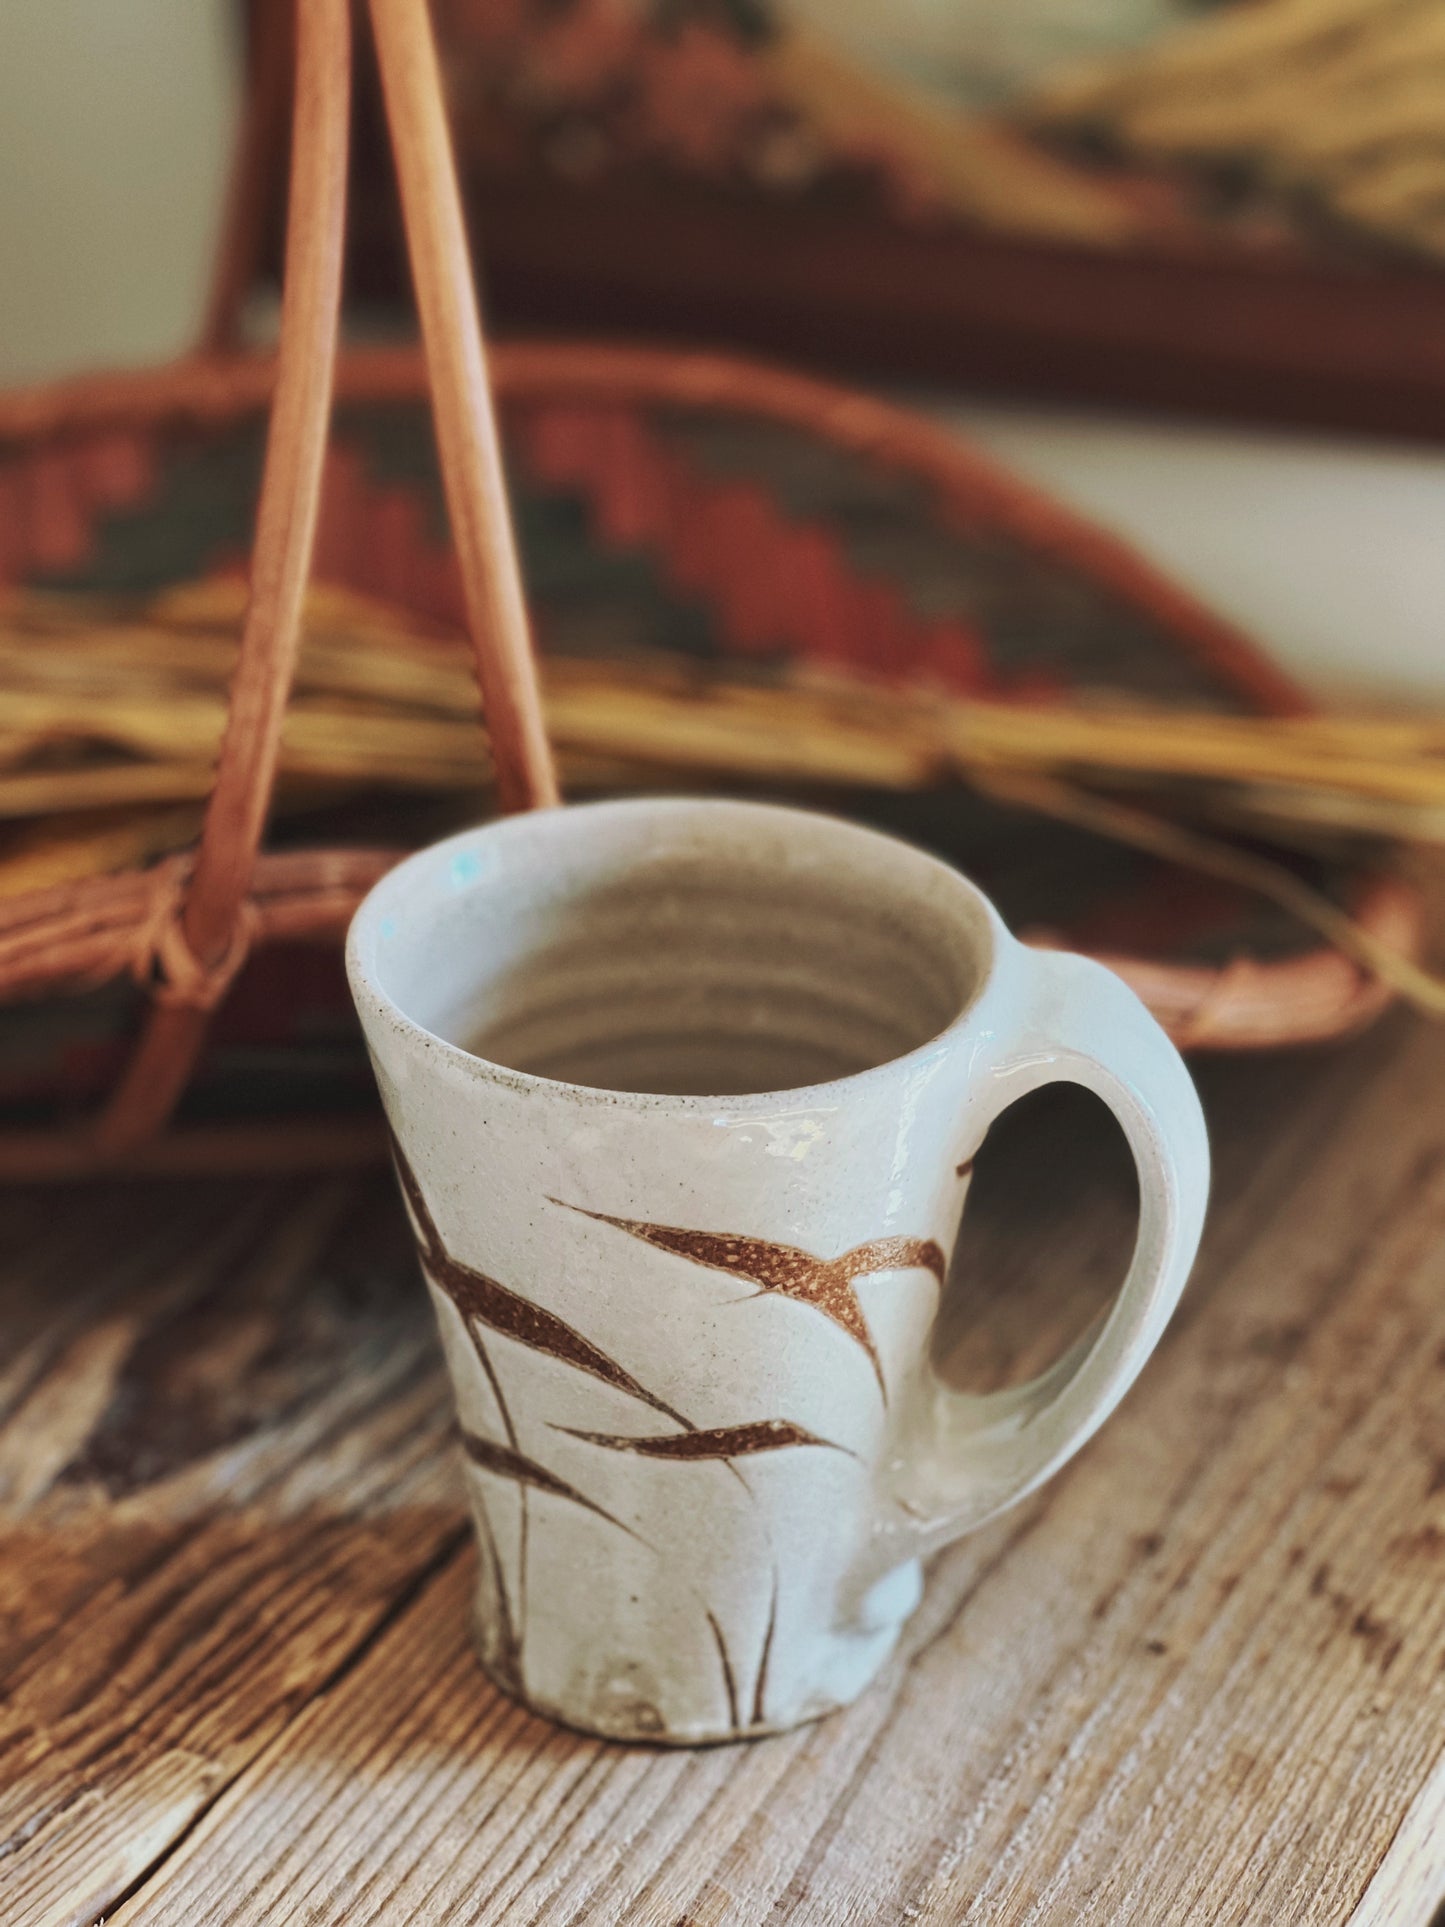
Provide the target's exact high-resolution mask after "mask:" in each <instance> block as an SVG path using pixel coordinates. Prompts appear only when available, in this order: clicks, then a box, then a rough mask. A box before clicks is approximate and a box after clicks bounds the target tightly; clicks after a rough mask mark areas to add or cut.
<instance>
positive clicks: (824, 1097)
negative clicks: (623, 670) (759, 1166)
mask: <svg viewBox="0 0 1445 1927" xmlns="http://www.w3.org/2000/svg"><path fill="white" fill-rule="evenodd" d="M679 810H681V811H685V812H688V813H690V814H697V815H707V816H712V817H714V818H724V817H728V816H739V815H743V816H748V817H752V818H753V819H754V820H756V819H757V818H758V817H759V816H766V817H769V818H771V819H772V820H773V821H775V822H778V821H791V822H799V821H801V822H803V823H822V824H825V825H827V826H828V827H829V828H830V829H832V830H834V831H841V832H843V833H844V834H845V836H847V837H849V838H854V839H857V840H859V841H866V842H868V843H872V844H874V845H879V844H884V845H887V846H889V847H890V848H893V849H901V850H906V851H907V852H908V853H909V855H910V856H911V857H912V858H913V859H914V861H915V862H916V863H918V864H920V865H922V866H925V867H926V868H927V869H928V870H929V871H931V872H932V873H933V874H934V875H935V876H937V877H939V878H941V879H943V880H944V884H945V887H946V888H948V889H950V890H953V891H954V892H955V893H956V894H957V895H958V896H959V897H960V898H961V899H962V900H963V901H964V902H966V903H967V905H968V906H969V907H970V909H972V910H973V911H974V912H975V913H976V914H977V916H978V920H979V924H980V927H981V939H982V940H981V941H980V942H979V944H978V946H977V950H978V955H977V960H976V961H977V971H976V975H975V977H974V981H973V983H972V986H971V988H970V990H969V993H968V995H967V996H966V997H965V999H964V1001H963V1003H962V1004H961V1005H960V1007H959V1009H958V1010H957V1011H956V1012H955V1013H954V1015H953V1016H952V1017H951V1018H950V1019H949V1021H948V1023H946V1024H945V1025H944V1026H943V1028H942V1029H941V1030H939V1031H937V1032H935V1034H934V1035H933V1036H932V1037H929V1038H926V1039H925V1040H924V1041H923V1042H922V1043H920V1044H915V1045H914V1046H913V1047H912V1048H911V1049H910V1050H907V1051H903V1052H900V1053H899V1055H898V1056H896V1057H888V1058H885V1059H884V1060H883V1062H882V1063H879V1064H870V1065H868V1066H867V1067H866V1068H865V1069H863V1070H859V1071H850V1072H849V1073H847V1075H845V1076H842V1077H834V1078H828V1079H825V1080H824V1081H822V1082H820V1083H815V1084H797V1085H789V1086H785V1087H780V1088H778V1089H776V1090H766V1091H746V1092H724V1093H708V1092H701V1091H698V1092H691V1091H690V1092H667V1091H626V1090H615V1089H611V1088H609V1087H607V1086H605V1085H595V1084H574V1083H572V1082H570V1081H569V1080H568V1079H565V1078H558V1077H546V1076H543V1075H540V1074H539V1073H537V1072H535V1071H523V1070H517V1069H515V1068H514V1067H513V1066H512V1065H510V1064H502V1063H499V1062H498V1061H497V1060H496V1059H495V1058H490V1057H484V1056H482V1055H481V1054H480V1053H479V1052H477V1051H472V1050H468V1049H466V1048H465V1046H463V1045H461V1044H457V1043H453V1042H452V1040H451V1039H450V1038H447V1037H443V1036H441V1035H440V1034H439V1033H438V1032H436V1031H434V1030H430V1029H428V1027H427V1026H426V1025H425V1024H423V1023H420V1022H419V1021H418V1020H417V1019H416V1018H415V1017H413V1016H412V1015H411V1014H410V1012H408V1011H407V1010H405V1009H403V1007H402V1006H401V1005H400V1004H399V1003H397V1001H396V1000H395V998H394V997H392V995H391V993H390V992H389V991H388V990H386V989H385V988H384V986H383V985H382V982H381V978H380V973H379V971H378V969H377V968H376V964H375V958H374V946H375V942H376V938H377V936H378V934H379V925H380V921H381V919H382V918H383V917H384V916H386V915H387V913H388V909H389V908H394V905H392V904H391V902H390V899H392V898H393V897H394V896H395V895H396V893H397V892H399V891H402V890H404V889H405V888H406V886H407V883H408V881H414V880H415V879H416V877H417V875H418V874H419V873H421V872H423V871H425V870H426V869H427V868H428V867H429V866H431V865H433V864H435V863H436V862H437V860H438V859H439V858H442V857H446V856H450V857H453V858H455V857H457V856H460V855H463V854H466V853H468V852H469V851H471V850H473V849H474V848H475V847H476V846H477V845H479V844H483V843H487V842H491V841H494V840H501V839H504V838H507V837H509V836H510V837H522V836H526V835H529V834H544V835H545V834H546V832H547V828H548V827H550V826H551V825H553V824H555V823H557V822H559V821H561V820H563V819H565V820H566V821H568V822H570V823H581V822H583V821H586V820H589V819H590V820H594V821H595V820H597V819H601V818H614V819H615V818H619V817H629V816H633V817H648V816H668V817H671V818H674V819H675V817H676V815H677V813H678V811H679ZM1013 941H1014V940H1013V938H1012V937H1011V936H1010V934H1009V932H1008V929H1007V927H1006V926H1005V924H1004V922H1003V919H1002V918H1001V917H1000V915H999V913H998V911H997V910H996V909H995V907H994V905H993V903H992V902H991V901H990V899H989V898H988V897H987V896H986V895H985V893H984V892H983V891H982V890H981V889H980V888H979V887H978V885H977V884H976V883H974V882H973V881H972V880H971V879H970V878H969V877H966V876H965V875H964V874H963V872H962V871H961V870H957V869H955V868H954V867H953V865H952V864H950V863H945V862H944V861H943V859H942V858H941V857H937V856H934V855H933V853H932V852H931V851H928V850H924V849H921V848H920V847H919V845H918V844H916V843H912V842H910V841H909V840H908V839H907V838H906V837H900V836H894V835H892V834H890V833H889V832H888V831H886V830H876V829H873V828H872V827H871V826H869V825H867V824H863V823H855V822H853V821H852V820H851V819H850V818H848V817H844V816H838V815H835V814H834V813H833V812H832V811H829V810H822V809H817V810H815V809H810V808H808V807H806V806H799V805H793V804H788V803H763V802H755V801H753V800H752V799H750V798H735V797H721V796H687V795H684V796H671V795H669V796H661V797H657V796H627V797H607V798H604V799H601V800H598V801H587V802H583V803H567V804H563V805H561V806H559V807H557V808H554V809H546V810H529V811H524V812H520V813H518V814H516V815H512V816H501V817H491V818H489V819H488V820H487V821H486V822H484V823H475V824H472V825H471V826H470V827H469V828H467V829H463V830H457V831H454V832H453V834H452V835H451V836H447V837H442V838H441V839H439V840H438V841H437V842H435V843H428V844H425V845H423V847H422V848H421V849H419V850H413V851H411V852H410V854H408V855H407V856H405V857H403V858H402V860H401V861H400V862H399V863H396V864H394V865H393V866H392V868H391V869H389V870H387V871H386V872H385V874H384V875H382V876H380V877H378V879H377V880H376V882H375V883H374V884H373V885H372V886H371V888H370V889H369V890H368V891H367V893H366V895H365V896H364V897H363V898H362V900H361V902H360V903H359V904H358V905H357V908H356V910H355V912H354V913H353V915H352V919H351V923H350V925H349V927H348V929H347V933H346V953H345V956H346V975H347V980H348V983H349V985H350V988H351V994H352V998H353V1000H354V1001H355V1003H356V1004H357V1006H358V1009H359V1010H360V1009H361V1007H362V1006H363V1005H364V1006H365V1007H366V1008H367V1009H368V1010H369V1012H370V1014H371V1015H372V1016H374V1017H376V1018H379V1019H381V1020H382V1021H384V1022H387V1023H389V1024H391V1025H392V1026H394V1027H395V1028H396V1029H397V1030H399V1031H400V1032H401V1033H402V1034H403V1035H404V1036H406V1037H407V1038H408V1039H409V1040H410V1041H412V1042H414V1043H415V1044H416V1045H418V1046H419V1047H420V1048H421V1049H423V1050H424V1051H426V1052H428V1053H434V1054H436V1055H438V1056H439V1057H440V1058H441V1059H442V1061H443V1062H446V1063H450V1064H452V1065H454V1066H455V1067H456V1068H457V1069H459V1070H461V1071H462V1072H464V1073H465V1074H466V1075H467V1076H469V1077H473V1078H477V1079H480V1080H482V1081H485V1082H487V1083H495V1084H502V1085H505V1086H507V1087H509V1088H510V1089H513V1090H517V1091H523V1092H535V1093H537V1094H538V1095H549V1096H552V1097H565V1098H567V1099H570V1100H571V1101H573V1102H577V1103H591V1104H601V1105H606V1106H610V1107H613V1108H615V1107H617V1106H626V1107H628V1108H631V1109H636V1110H645V1111H661V1112H666V1113H673V1114H676V1115H691V1116H696V1115H703V1114H706V1113H708V1112H711V1111H716V1110H717V1109H718V1108H719V1107H722V1108H724V1109H726V1111H727V1112H728V1114H729V1116H733V1115H737V1114H739V1113H752V1112H755V1113H757V1114H758V1115H760V1116H762V1115H766V1114H767V1113H768V1112H770V1111H772V1110H774V1109H776V1107H777V1106H778V1105H779V1104H780V1103H786V1104H789V1105H790V1106H796V1107H798V1108H808V1107H811V1106H815V1105H818V1104H820V1103H825V1102H827V1101H829V1100H830V1099H834V1100H841V1099H842V1098H843V1097H844V1096H851V1095H853V1094H854V1093H857V1092H863V1091H865V1090H866V1089H867V1088H868V1087H870V1086H871V1085H875V1084H877V1083H878V1082H879V1081H881V1080H882V1079H885V1078H892V1077H894V1076H895V1075H896V1074H897V1073H898V1072H899V1071H907V1070H909V1069H916V1068H919V1067H921V1066H922V1065H924V1064H927V1063H929V1062H932V1061H934V1060H937V1059H938V1058H941V1057H942V1056H944V1055H945V1054H946V1053H947V1052H948V1050H949V1049H950V1048H951V1047H952V1046H953V1045H954V1044H955V1043H956V1041H957V1040H958V1038H959V1037H960V1035H962V1034H963V1033H965V1032H966V1031H968V1030H970V1029H972V1028H973V1024H974V1020H975V1019H976V1017H977V1015H978V1011H979V1008H980V1006H981V1005H982V1003H983V1001H984V999H985V998H986V996H987V995H988V993H989V992H990V990H991V989H992V988H993V986H994V982H995V980H996V978H997V974H998V966H999V962H1000V958H1001V956H1002V954H1003V950H1004V947H1005V946H1006V945H1012V943H1013Z"/></svg>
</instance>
